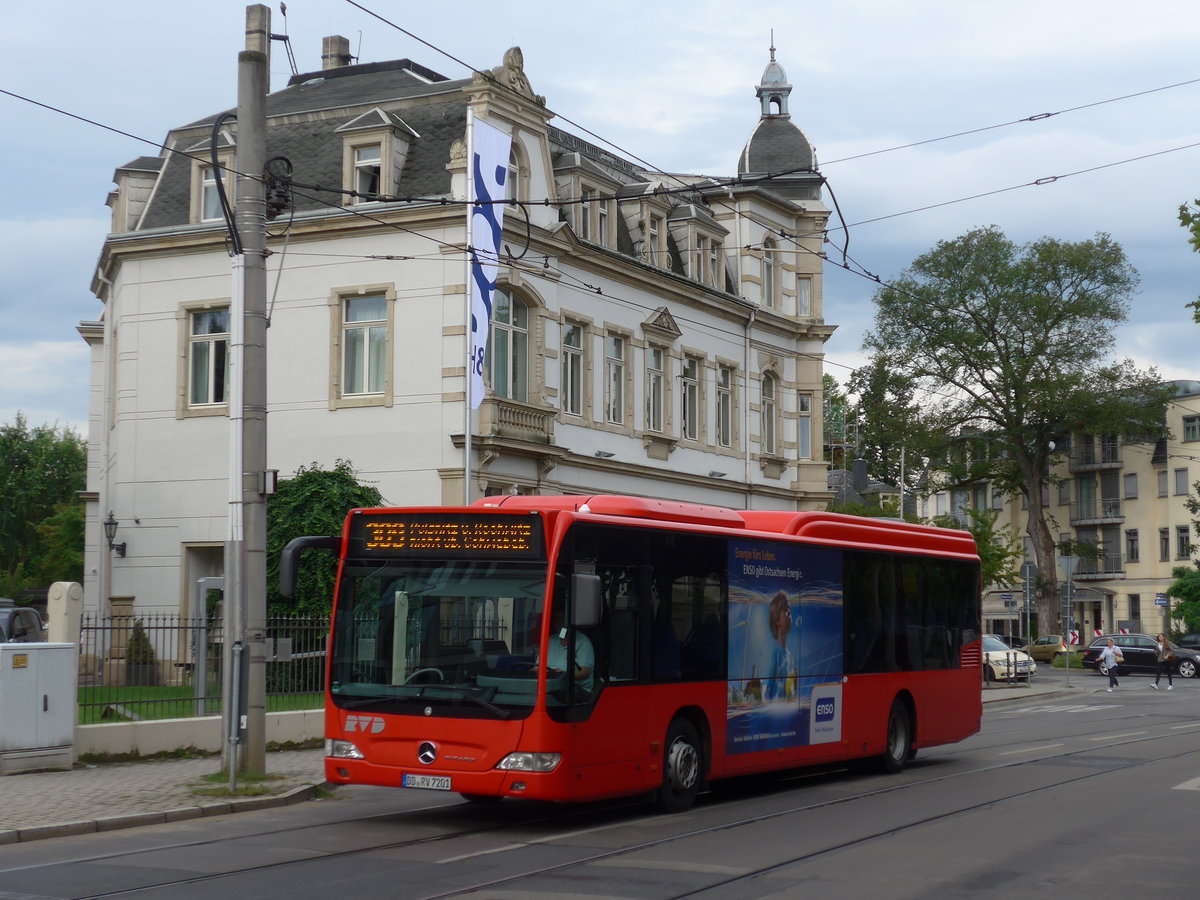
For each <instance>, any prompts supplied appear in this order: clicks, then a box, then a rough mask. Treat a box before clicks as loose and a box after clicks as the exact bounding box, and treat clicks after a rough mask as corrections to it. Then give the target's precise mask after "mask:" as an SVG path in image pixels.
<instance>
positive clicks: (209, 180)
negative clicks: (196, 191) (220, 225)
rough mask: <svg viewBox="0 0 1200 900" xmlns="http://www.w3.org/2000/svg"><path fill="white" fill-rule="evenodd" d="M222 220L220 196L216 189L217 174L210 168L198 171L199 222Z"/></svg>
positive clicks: (202, 168) (206, 167)
mask: <svg viewBox="0 0 1200 900" xmlns="http://www.w3.org/2000/svg"><path fill="white" fill-rule="evenodd" d="M222 218H224V213H223V212H222V211H221V195H220V193H219V191H218V189H217V173H216V170H215V169H214V168H213V167H212V166H203V167H201V169H200V221H202V222H212V221H214V220H216V219H222Z"/></svg>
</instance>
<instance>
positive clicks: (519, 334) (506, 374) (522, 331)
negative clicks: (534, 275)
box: [486, 288, 529, 401]
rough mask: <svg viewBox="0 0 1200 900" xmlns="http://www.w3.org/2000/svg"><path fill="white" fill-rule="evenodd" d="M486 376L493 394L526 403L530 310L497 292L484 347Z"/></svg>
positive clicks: (511, 295)
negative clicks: (485, 347)
mask: <svg viewBox="0 0 1200 900" xmlns="http://www.w3.org/2000/svg"><path fill="white" fill-rule="evenodd" d="M486 364H487V373H488V379H489V380H490V381H491V387H492V393H493V394H495V395H496V396H497V397H505V398H507V399H509V400H520V401H524V400H525V399H526V390H527V387H526V386H527V383H528V374H527V373H528V372H529V308H528V307H527V306H526V305H525V301H523V300H522V299H521V298H520V297H517V296H516V295H514V294H510V293H509V292H508V291H507V290H505V289H504V288H496V293H495V295H494V296H493V299H492V328H491V335H490V337H489V339H488V347H487V358H486Z"/></svg>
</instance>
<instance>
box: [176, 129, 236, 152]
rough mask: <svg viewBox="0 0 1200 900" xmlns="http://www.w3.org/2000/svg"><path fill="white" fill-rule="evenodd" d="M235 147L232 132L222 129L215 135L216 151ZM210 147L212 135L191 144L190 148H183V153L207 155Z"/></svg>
mask: <svg viewBox="0 0 1200 900" xmlns="http://www.w3.org/2000/svg"><path fill="white" fill-rule="evenodd" d="M236 146H237V141H236V140H235V138H234V134H233V132H232V131H231V130H230V129H228V128H222V129H221V130H220V131H219V132H218V133H217V150H218V152H219V151H221V150H232V149H233V148H234V147H236ZM210 147H212V135H211V134H210V135H209V136H207V137H205V138H204V140H202V141H200V142H199V143H197V144H192V145H191V146H190V147H185V148H184V150H183V152H184V153H207V152H208V150H209V148H210Z"/></svg>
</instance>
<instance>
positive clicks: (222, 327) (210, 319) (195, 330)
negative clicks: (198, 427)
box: [188, 308, 229, 406]
mask: <svg viewBox="0 0 1200 900" xmlns="http://www.w3.org/2000/svg"><path fill="white" fill-rule="evenodd" d="M189 318H190V319H191V327H190V328H189V329H188V331H189V337H188V405H189V406H213V405H215V404H220V403H226V402H227V401H228V398H227V397H226V395H225V391H226V385H227V384H228V377H229V309H228V308H225V309H205V310H196V311H194V312H192V313H191V314H190V316H189Z"/></svg>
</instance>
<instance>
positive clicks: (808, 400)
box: [796, 394, 987, 508]
mask: <svg viewBox="0 0 1200 900" xmlns="http://www.w3.org/2000/svg"><path fill="white" fill-rule="evenodd" d="M796 412H797V413H798V414H799V417H800V434H799V440H800V452H799V456H800V458H801V459H812V394H801V395H800V396H799V397H798V398H796ZM982 490H983V495H982V497H981V498H980V500H979V503H980V508H982V507H983V505H984V504H986V502H987V488H986V487H985V488H983V489H982Z"/></svg>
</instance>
